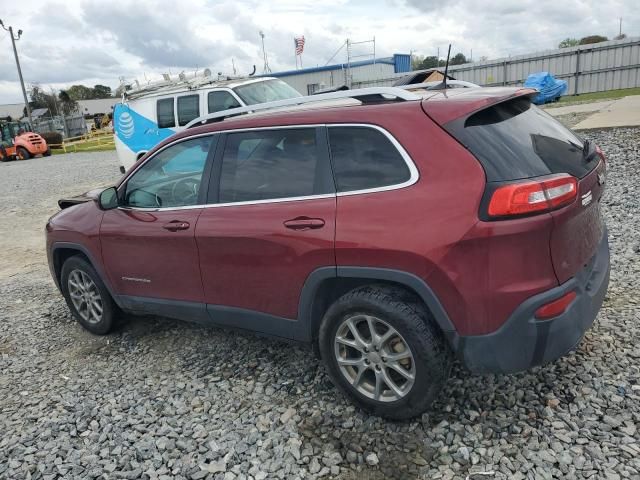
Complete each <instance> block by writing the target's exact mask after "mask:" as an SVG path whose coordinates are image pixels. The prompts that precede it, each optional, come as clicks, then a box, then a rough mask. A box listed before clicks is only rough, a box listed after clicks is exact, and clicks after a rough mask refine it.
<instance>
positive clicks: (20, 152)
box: [16, 147, 31, 160]
mask: <svg viewBox="0 0 640 480" xmlns="http://www.w3.org/2000/svg"><path fill="white" fill-rule="evenodd" d="M16 154H17V157H18V158H19V159H20V160H29V159H30V158H31V154H30V153H29V150H27V149H26V148H24V147H18V148H16Z"/></svg>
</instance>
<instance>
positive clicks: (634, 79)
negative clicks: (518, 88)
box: [449, 37, 640, 94]
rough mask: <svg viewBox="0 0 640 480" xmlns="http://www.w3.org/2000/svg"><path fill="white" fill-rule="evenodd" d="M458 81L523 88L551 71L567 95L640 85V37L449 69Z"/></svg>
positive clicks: (456, 66)
mask: <svg viewBox="0 0 640 480" xmlns="http://www.w3.org/2000/svg"><path fill="white" fill-rule="evenodd" d="M449 70H450V72H451V74H452V75H453V76H454V77H455V78H457V79H458V80H466V81H469V82H474V83H477V84H479V85H485V86H496V85H512V86H514V85H522V84H523V83H524V81H525V80H526V78H527V76H529V74H531V73H535V72H542V71H548V72H550V73H551V74H552V75H554V76H556V77H557V78H562V79H563V80H566V81H567V83H568V84H569V89H568V90H567V93H569V94H576V93H589V92H599V91H604V90H615V89H620V88H633V87H638V86H640V38H638V37H635V38H628V39H624V40H615V41H609V42H602V43H597V44H592V45H580V46H578V47H572V48H562V49H557V50H548V51H544V52H538V53H533V54H528V55H518V56H515V57H508V58H500V59H497V60H487V61H483V62H476V63H468V64H464V65H454V66H450V67H449Z"/></svg>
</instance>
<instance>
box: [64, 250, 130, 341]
mask: <svg viewBox="0 0 640 480" xmlns="http://www.w3.org/2000/svg"><path fill="white" fill-rule="evenodd" d="M77 270H79V271H80V272H83V273H84V274H86V275H87V276H88V277H89V278H90V279H91V280H92V281H93V283H94V284H95V287H96V290H97V293H98V294H99V295H100V298H101V303H102V315H101V318H100V320H99V321H95V320H94V322H89V321H87V320H86V319H85V318H84V317H83V316H82V314H81V313H80V312H79V311H78V309H77V308H76V306H75V305H74V303H73V301H72V299H71V294H70V288H69V287H70V284H69V277H70V275H71V274H72V273H73V272H74V271H77ZM60 286H61V288H62V294H63V295H64V299H65V300H66V302H67V305H68V306H69V309H70V310H71V313H73V316H74V317H75V318H76V320H77V321H78V323H80V325H82V326H83V327H84V328H85V329H87V330H88V331H90V332H91V333H94V334H96V335H105V334H107V333H109V331H111V329H112V328H113V326H114V325H115V321H116V318H117V316H118V314H119V313H120V311H119V309H118V306H117V305H116V304H115V302H114V301H113V298H111V294H110V293H109V291H108V290H107V287H105V285H104V283H103V282H102V279H101V278H100V275H98V273H97V272H96V271H95V269H94V268H93V266H92V265H91V264H90V263H89V262H87V260H85V258H84V257H82V256H80V255H77V256H73V257H70V258H68V259H67V260H66V261H65V262H64V265H63V266H62V272H61V275H60Z"/></svg>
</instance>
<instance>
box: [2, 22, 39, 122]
mask: <svg viewBox="0 0 640 480" xmlns="http://www.w3.org/2000/svg"><path fill="white" fill-rule="evenodd" d="M0 26H1V27H2V28H4V29H5V30H6V31H7V32H9V35H11V44H12V45H13V55H14V57H16V66H17V67H18V76H19V77H20V86H21V87H22V96H23V97H24V106H25V107H26V109H27V117H29V123H30V124H32V125H33V122H32V121H31V107H30V106H29V100H28V99H27V90H26V89H25V88H24V80H23V78H22V69H21V68H20V60H19V59H18V50H17V49H16V41H17V40H20V37H21V36H22V30H18V35H17V36H14V35H13V27H9V28H7V27H5V26H4V23H2V20H0Z"/></svg>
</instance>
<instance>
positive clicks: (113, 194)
mask: <svg viewBox="0 0 640 480" xmlns="http://www.w3.org/2000/svg"><path fill="white" fill-rule="evenodd" d="M98 205H100V208H101V209H102V210H113V209H114V208H117V207H118V190H116V187H109V188H107V189H106V190H103V191H102V193H100V196H99V197H98Z"/></svg>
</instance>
